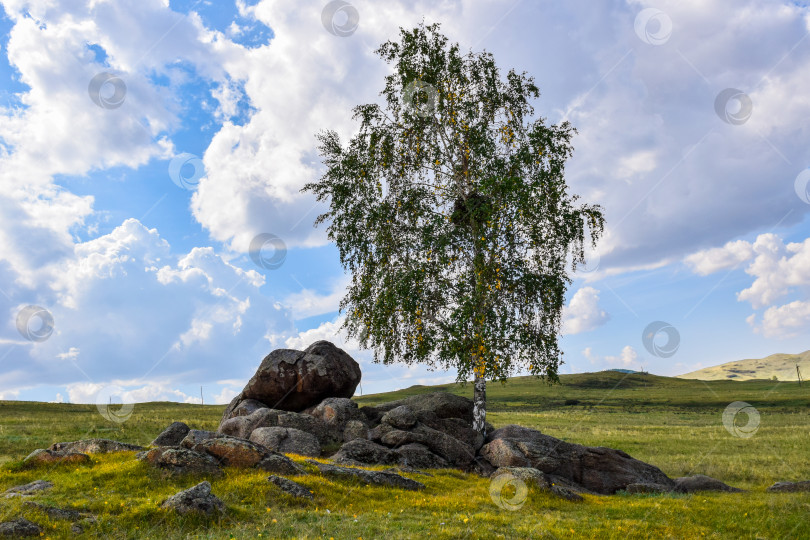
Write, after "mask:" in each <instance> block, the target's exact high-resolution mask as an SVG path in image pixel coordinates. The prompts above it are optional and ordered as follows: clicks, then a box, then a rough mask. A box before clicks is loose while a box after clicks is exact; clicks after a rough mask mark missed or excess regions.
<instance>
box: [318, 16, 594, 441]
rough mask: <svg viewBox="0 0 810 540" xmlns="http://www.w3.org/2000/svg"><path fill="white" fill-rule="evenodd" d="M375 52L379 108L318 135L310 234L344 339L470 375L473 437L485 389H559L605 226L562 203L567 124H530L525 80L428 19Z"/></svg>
mask: <svg viewBox="0 0 810 540" xmlns="http://www.w3.org/2000/svg"><path fill="white" fill-rule="evenodd" d="M376 53H377V54H378V55H379V56H380V57H381V58H382V60H384V61H385V62H387V63H388V64H390V66H391V67H392V72H391V74H390V75H388V76H386V77H385V88H384V89H383V90H382V92H381V96H382V98H383V99H382V100H381V101H382V102H383V104H382V105H378V104H366V105H359V106H357V107H355V108H354V109H353V112H354V119H355V120H356V121H358V122H359V130H358V132H357V134H356V135H354V136H353V137H351V138H350V140H348V141H347V143H346V144H345V145H344V144H343V143H342V142H341V140H340V138H339V136H338V134H337V133H336V132H335V131H332V130H325V131H322V132H320V133H319V134H318V135H317V138H318V142H319V145H318V148H319V151H320V154H321V156H322V158H323V162H324V165H325V172H324V174H323V176H322V177H321V178H320V179H319V180H318V181H316V182H312V183H309V184H307V185H306V186H304V188H303V189H302V191H311V192H313V193H314V194H315V195H316V196H317V199H318V200H319V201H328V203H329V209H328V210H327V211H326V212H325V213H323V214H321V215H319V216H318V217H317V219H316V221H315V225H316V226H317V225H319V224H321V223H328V229H327V232H328V237H329V239H330V240H332V241H334V242H335V244H336V245H337V247H338V250H339V253H340V260H341V264H342V265H343V267H344V268H345V269H346V270H347V271H349V272H350V273H351V277H352V280H351V284H350V285H349V287H348V289H347V293H346V296H345V297H344V298H343V299H342V301H341V303H340V309H341V312H342V313H344V314H345V319H344V322H343V327H342V329H345V330H346V331H347V333H348V335H349V336H350V337H355V338H357V339H358V340H359V342H360V344H361V346H362V347H363V348H370V349H373V351H374V361H375V362H383V363H385V364H389V363H393V362H402V363H405V364H409V365H410V364H416V363H419V364H425V365H427V366H429V367H430V368H431V369H446V370H449V369H455V370H456V372H457V377H458V380H459V381H467V380H469V379H470V378H472V379H473V380H474V386H473V398H474V399H473V401H474V420H473V426H472V427H473V428H474V429H476V430H477V431H479V432H481V433H484V434H485V421H486V381H487V380H490V381H493V380H500V381H503V380H506V378H507V377H509V376H512V375H514V374H516V373H519V372H523V373H527V372H528V373H530V374H532V375H536V376H538V377H539V378H541V379H546V380H548V381H551V382H554V381H557V380H558V376H557V372H558V368H559V365H560V363H561V361H562V353H561V351H560V349H559V346H558V333H559V330H560V324H561V313H562V308H563V306H564V299H565V293H566V290H567V288H568V286H569V285H570V283H571V277H570V275H569V271H571V272H573V271H576V268H577V265H578V264H583V263H584V262H585V248H586V246H587V243H588V242H590V243H591V244H592V245H593V246H595V245H596V241H597V239H598V238H599V236H600V235H601V233H602V231H603V228H604V218H603V215H602V212H601V208H600V207H599V206H598V205H588V204H579V205H578V204H577V200H578V197H577V196H576V195H570V194H568V187H567V185H566V182H565V178H564V175H563V173H564V166H565V163H566V160H567V159H568V158H569V157H570V156H571V153H572V150H573V148H572V146H571V138H572V136H573V134H574V133H575V130H574V128H573V127H572V126H571V125H570V124H569V123H568V122H562V123H560V124H559V125H547V123H546V120H545V119H544V118H535V117H534V109H533V107H532V101H533V100H535V99H537V98H538V97H539V95H540V93H539V90H538V88H537V86H536V85H535V82H534V80H533V78H532V77H531V76H529V75H527V74H526V73H516V72H515V71H514V70H510V71H509V72H507V73H506V74H505V75H504V76H502V74H501V72H500V71H499V69H498V67H497V66H496V64H495V60H494V58H493V56H492V55H491V54H490V53H487V52H473V51H469V52H466V53H462V51H461V49H460V47H459V45H458V44H450V43H448V39H447V38H446V37H445V36H443V35H442V34H441V33H440V28H439V25H438V24H433V25H427V26H426V25H424V23H423V24H421V25H419V26H417V27H416V28H414V29H412V30H405V29H400V39H399V40H398V41H394V40H392V41H388V42H386V43H383V44H382V45H381V46H380V47H379V48H378V49H377V51H376Z"/></svg>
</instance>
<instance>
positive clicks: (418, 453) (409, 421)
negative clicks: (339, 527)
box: [0, 341, 810, 536]
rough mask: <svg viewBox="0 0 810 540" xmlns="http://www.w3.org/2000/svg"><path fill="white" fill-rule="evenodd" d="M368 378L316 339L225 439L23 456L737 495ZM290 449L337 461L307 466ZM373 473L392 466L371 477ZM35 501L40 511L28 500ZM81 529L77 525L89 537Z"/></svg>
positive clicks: (245, 406)
mask: <svg viewBox="0 0 810 540" xmlns="http://www.w3.org/2000/svg"><path fill="white" fill-rule="evenodd" d="M359 382H360V368H359V366H358V364H357V362H355V361H354V360H353V359H352V358H351V357H350V356H349V355H348V354H346V353H345V352H344V351H342V350H341V349H339V348H337V347H335V346H334V345H333V344H331V343H329V342H326V341H318V342H316V343H314V344H312V345H311V346H310V347H308V348H307V349H306V350H304V351H295V350H290V349H280V350H276V351H273V352H272V353H270V354H269V355H268V356H267V357H265V358H264V360H263V361H262V363H261V365H260V366H259V369H258V370H257V371H256V373H255V374H254V375H253V377H252V378H251V379H250V381H249V382H248V384H247V385H246V386H245V388H244V389H243V390H242V392H240V393H239V395H238V396H237V397H236V398H234V400H233V401H231V403H230V404H229V405H228V407H227V408H226V410H225V413H224V415H223V417H222V420H221V422H220V424H219V426H218V428H217V430H216V431H204V430H197V429H191V428H190V427H189V426H187V425H186V424H184V423H182V422H174V423H172V424H171V425H170V426H168V427H167V428H166V430H164V431H163V432H162V433H160V434H159V435H158V436H157V437H156V438H155V439H154V440H153V441H152V443H151V445H150V448H142V447H140V446H135V445H130V444H125V443H119V442H116V441H110V440H106V439H89V440H83V441H72V442H67V443H56V444H54V445H52V446H51V447H50V448H48V449H38V450H35V451H34V452H32V453H31V454H30V455H29V456H28V457H27V458H25V460H24V464H25V465H26V466H30V467H34V466H36V465H39V464H42V463H48V464H53V463H58V462H69V463H79V462H88V463H91V464H92V460H91V459H90V457H89V455H88V454H97V453H107V452H120V451H138V452H137V453H136V454H135V457H136V458H137V459H139V460H141V461H142V462H144V463H146V464H148V465H149V466H151V467H153V468H155V469H156V470H158V471H160V472H161V473H163V474H166V475H202V476H209V477H218V476H221V475H222V473H223V472H222V467H226V466H227V467H237V468H249V469H260V470H263V471H267V472H269V473H271V475H270V476H269V477H268V479H267V480H268V482H269V483H272V484H273V485H274V486H276V487H277V488H278V490H279V493H282V492H283V493H286V494H288V495H290V496H292V497H297V498H304V499H312V498H313V493H312V491H310V489H309V488H308V487H307V486H305V485H302V484H299V483H298V482H295V481H293V480H290V479H289V478H285V476H304V477H305V475H307V474H310V473H314V474H318V473H320V474H323V475H328V476H332V477H336V478H345V479H348V480H350V481H352V482H362V483H365V484H376V485H385V486H391V487H395V488H399V489H406V490H421V489H424V488H425V485H424V484H422V483H421V482H418V481H416V480H413V479H410V478H407V477H405V476H402V475H401V474H399V473H417V474H420V475H424V476H428V477H429V476H430V474H428V473H424V472H422V471H420V470H419V469H440V468H455V469H461V470H463V471H468V472H475V473H477V474H480V475H482V476H487V477H491V478H492V485H493V486H495V487H497V486H498V485H501V484H503V485H506V484H508V483H510V482H513V481H514V480H515V479H517V480H520V481H521V482H523V483H524V484H526V483H532V484H533V485H534V486H535V487H537V488H538V489H540V490H541V491H544V492H547V493H551V494H554V495H556V496H559V497H562V498H565V499H568V500H571V501H578V500H582V494H602V495H609V494H613V493H616V492H618V491H626V492H628V493H668V492H680V493H691V492H697V491H727V492H736V491H741V490H739V489H736V488H733V487H731V486H728V485H726V484H724V483H722V482H720V481H718V480H715V479H713V478H709V477H706V476H701V475H696V476H689V477H683V478H675V479H672V478H669V477H668V476H667V475H666V474H664V473H663V472H662V471H661V470H660V469H658V468H657V467H655V466H653V465H650V464H648V463H644V462H642V461H639V460H637V459H635V458H633V457H631V456H630V455H628V454H626V453H625V452H622V451H621V450H615V449H611V448H604V447H589V446H583V445H580V444H573V443H569V442H566V441H562V440H560V439H557V438H554V437H551V436H549V435H546V434H544V433H541V432H540V431H538V430H535V429H530V428H526V427H521V426H517V425H507V426H503V427H501V428H499V429H494V427H493V426H491V425H489V424H487V426H486V432H487V436H486V437H483V436H481V435H480V434H479V433H478V432H476V431H475V430H473V429H472V428H471V425H472V418H473V414H472V412H473V403H472V401H471V400H470V399H467V398H464V397H460V396H456V395H453V394H449V393H446V392H434V393H431V394H423V395H419V396H412V397H408V398H405V399H401V400H397V401H392V402H389V403H384V404H379V405H375V406H365V407H358V406H357V404H356V403H355V402H353V401H352V400H351V399H349V398H350V397H351V396H352V395H353V393H354V390H355V388H356V387H357V385H358V384H359ZM285 453H292V454H298V455H302V456H307V457H311V458H314V457H320V458H325V457H328V458H329V459H330V460H331V461H332V463H321V462H319V461H315V460H312V459H310V460H307V462H306V464H305V465H304V466H299V465H298V464H296V463H295V462H294V461H293V460H291V459H290V458H288V457H287V456H285V455H284V454H285ZM367 465H390V466H391V468H389V469H387V470H384V471H369V470H366V469H363V468H361V467H363V466H367ZM51 487H52V484H51V483H50V482H46V481H43V480H38V481H36V482H32V483H30V484H26V485H23V486H17V487H13V488H10V489H8V490H6V491H5V492H4V496H5V497H32V496H35V495H36V494H38V493H39V492H41V491H42V490H47V489H49V488H51ZM769 491H770V492H795V491H810V482H807V481H805V482H795V483H791V482H780V483H777V484H775V485H773V486H771V488H769ZM31 504H35V503H31ZM161 505H162V507H164V508H167V509H173V510H174V511H177V512H180V513H190V512H198V513H202V514H207V515H216V516H219V515H221V514H222V513H224V512H225V505H224V503H223V502H222V501H221V500H220V499H218V498H217V497H216V496H215V495H213V494H212V493H211V485H210V483H209V482H207V481H204V482H201V483H199V484H197V485H195V486H194V487H192V488H190V489H188V490H185V491H182V492H180V493H177V494H176V495H174V496H172V497H169V498H168V499H166V500H165V501H163V503H161ZM35 506H36V508H37V509H38V510H39V511H41V512H44V513H45V514H47V515H48V516H49V517H52V518H54V517H57V518H60V519H73V520H76V519H78V518H80V517H84V521H83V522H82V523H88V522H89V521H88V520H91V519H93V518H92V516H87V515H86V514H80V513H77V512H73V511H67V510H61V509H58V508H52V507H46V506H43V505H35ZM82 523H80V522H77V523H76V527H78V529H79V530H80V529H81V526H80V525H81V524H82ZM35 527H37V525H36V524H33V523H31V522H27V521H26V520H15V521H10V522H5V523H0V531H3V530H8V531H11V533H12V534H15V535H19V536H22V535H25V534H39V532H38V530H37V532H35Z"/></svg>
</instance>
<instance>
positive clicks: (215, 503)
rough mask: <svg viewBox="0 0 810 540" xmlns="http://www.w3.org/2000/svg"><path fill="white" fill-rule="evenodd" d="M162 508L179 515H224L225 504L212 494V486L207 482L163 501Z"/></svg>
mask: <svg viewBox="0 0 810 540" xmlns="http://www.w3.org/2000/svg"><path fill="white" fill-rule="evenodd" d="M160 507H161V508H170V509H172V510H174V511H176V512H177V513H179V514H204V515H212V514H220V515H221V514H224V513H225V503H223V502H222V501H221V500H220V499H219V497H217V496H216V495H214V494H213V493H211V484H210V483H209V482H208V481H207V480H206V481H204V482H200V483H199V484H197V485H196V486H194V487H190V488H188V489H186V490H183V491H181V492H179V493H176V494H174V495H172V496H171V497H169V498H168V499H166V500H165V501H163V502H162V503H161V505H160Z"/></svg>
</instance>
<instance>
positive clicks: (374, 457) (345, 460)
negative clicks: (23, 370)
mask: <svg viewBox="0 0 810 540" xmlns="http://www.w3.org/2000/svg"><path fill="white" fill-rule="evenodd" d="M329 459H331V460H332V461H334V462H335V463H338V464H340V465H389V464H393V463H397V461H398V455H397V454H396V453H395V452H393V451H391V450H389V449H388V448H386V447H385V446H382V445H380V444H377V443H375V442H372V441H369V440H367V439H355V440H353V441H349V442H347V443H344V444H343V446H341V447H340V450H338V451H337V453H336V454H334V455H333V456H332V457H331V458H329Z"/></svg>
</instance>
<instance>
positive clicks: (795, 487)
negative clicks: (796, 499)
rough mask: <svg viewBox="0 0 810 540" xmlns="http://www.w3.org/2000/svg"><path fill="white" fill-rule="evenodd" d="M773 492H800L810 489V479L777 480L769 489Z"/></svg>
mask: <svg viewBox="0 0 810 540" xmlns="http://www.w3.org/2000/svg"><path fill="white" fill-rule="evenodd" d="M767 491H770V492H771V493H798V492H802V491H810V480H803V481H801V482H777V483H775V484H774V485H772V486H771V487H769V488H768V489H767Z"/></svg>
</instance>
